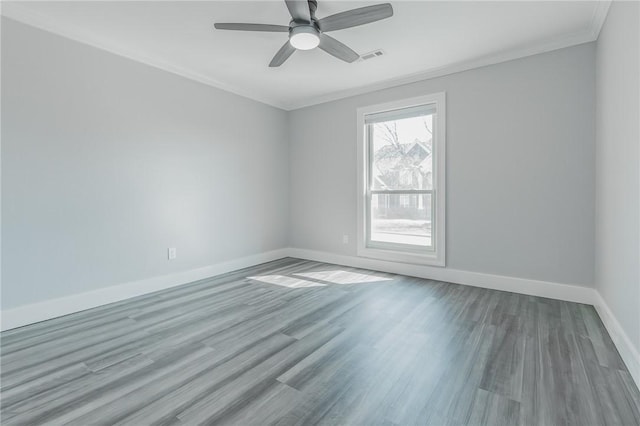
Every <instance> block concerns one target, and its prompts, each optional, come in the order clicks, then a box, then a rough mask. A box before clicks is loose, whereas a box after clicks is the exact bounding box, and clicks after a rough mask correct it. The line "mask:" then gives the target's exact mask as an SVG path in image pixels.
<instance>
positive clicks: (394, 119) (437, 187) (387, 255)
mask: <svg viewBox="0 0 640 426" xmlns="http://www.w3.org/2000/svg"><path fill="white" fill-rule="evenodd" d="M444 167H445V94H444V93H438V94H434V95H429V96H423V97H420V98H414V99H408V100H404V101H400V102H393V103H389V104H384V105H375V106H371V107H365V108H360V109H358V188H359V190H358V193H359V196H358V255H359V256H365V257H373V258H377V259H384V260H391V261H400V262H408V263H422V264H428V265H436V266H444V264H445V259H444V255H445V236H444V232H445V194H444V190H445V182H444V179H445V170H444Z"/></svg>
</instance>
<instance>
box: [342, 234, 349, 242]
mask: <svg viewBox="0 0 640 426" xmlns="http://www.w3.org/2000/svg"><path fill="white" fill-rule="evenodd" d="M342 244H349V236H348V235H347V234H344V235H343V236H342Z"/></svg>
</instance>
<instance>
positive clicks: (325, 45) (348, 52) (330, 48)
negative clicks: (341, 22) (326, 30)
mask: <svg viewBox="0 0 640 426" xmlns="http://www.w3.org/2000/svg"><path fill="white" fill-rule="evenodd" d="M319 47H320V49H322V50H324V51H325V52H327V53H328V54H329V55H333V56H335V57H336V58H338V59H342V60H343V61H345V62H349V63H351V62H353V61H355V60H356V59H358V58H359V57H360V55H358V54H357V53H356V52H354V51H353V50H352V49H351V48H350V47H348V46H346V45H344V44H342V43H340V42H339V41H338V40H336V39H335V38H333V37H329V36H328V35H326V34H322V33H320V45H319Z"/></svg>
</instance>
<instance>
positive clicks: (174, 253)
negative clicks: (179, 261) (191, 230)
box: [167, 247, 178, 260]
mask: <svg viewBox="0 0 640 426" xmlns="http://www.w3.org/2000/svg"><path fill="white" fill-rule="evenodd" d="M167 253H168V255H169V256H168V257H169V260H173V259H175V258H176V257H178V251H177V249H176V248H175V247H169V248H168V249H167Z"/></svg>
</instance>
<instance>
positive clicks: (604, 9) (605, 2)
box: [591, 0, 612, 40]
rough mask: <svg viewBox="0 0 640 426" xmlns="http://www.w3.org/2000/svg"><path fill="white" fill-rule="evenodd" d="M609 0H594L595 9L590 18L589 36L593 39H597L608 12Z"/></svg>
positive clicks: (610, 0)
mask: <svg viewBox="0 0 640 426" xmlns="http://www.w3.org/2000/svg"><path fill="white" fill-rule="evenodd" d="M611 2H612V0H600V1H598V2H596V3H597V4H596V9H595V10H594V11H593V17H592V18H591V36H592V37H593V39H594V40H597V39H598V37H599V36H600V31H601V30H602V26H603V25H604V21H605V20H606V19H607V15H608V14H609V8H610V7H611Z"/></svg>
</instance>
